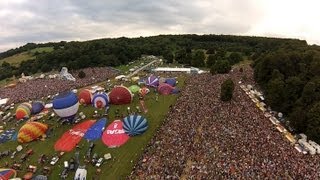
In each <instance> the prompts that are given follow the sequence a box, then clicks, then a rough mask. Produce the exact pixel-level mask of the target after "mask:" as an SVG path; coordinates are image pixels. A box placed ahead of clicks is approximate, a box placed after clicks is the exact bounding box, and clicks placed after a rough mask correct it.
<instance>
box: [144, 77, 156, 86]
mask: <svg viewBox="0 0 320 180" xmlns="http://www.w3.org/2000/svg"><path fill="white" fill-rule="evenodd" d="M146 85H147V86H151V87H158V86H159V79H158V78H157V77H156V76H150V77H148V79H147V81H146Z"/></svg>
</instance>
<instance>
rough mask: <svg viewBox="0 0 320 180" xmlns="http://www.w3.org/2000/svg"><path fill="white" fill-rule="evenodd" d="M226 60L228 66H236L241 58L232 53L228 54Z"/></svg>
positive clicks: (239, 55) (237, 54)
mask: <svg viewBox="0 0 320 180" xmlns="http://www.w3.org/2000/svg"><path fill="white" fill-rule="evenodd" d="M228 59H229V62H230V64H231V65H233V64H237V63H238V62H240V61H242V59H243V58H242V56H241V54H240V53H236V52H233V53H231V54H230V56H229V58H228Z"/></svg>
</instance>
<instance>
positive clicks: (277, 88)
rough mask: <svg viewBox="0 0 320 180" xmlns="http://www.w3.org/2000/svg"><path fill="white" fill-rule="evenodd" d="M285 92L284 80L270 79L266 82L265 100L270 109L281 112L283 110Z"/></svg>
mask: <svg viewBox="0 0 320 180" xmlns="http://www.w3.org/2000/svg"><path fill="white" fill-rule="evenodd" d="M285 93H286V92H285V82H284V81H283V80H282V79H280V78H276V79H271V80H270V81H269V82H268V84H267V93H266V100H267V102H268V104H269V105H270V106H271V107H272V109H276V110H278V111H281V112H282V111H283V110H284V106H283V105H284V104H285V102H284V100H285Z"/></svg>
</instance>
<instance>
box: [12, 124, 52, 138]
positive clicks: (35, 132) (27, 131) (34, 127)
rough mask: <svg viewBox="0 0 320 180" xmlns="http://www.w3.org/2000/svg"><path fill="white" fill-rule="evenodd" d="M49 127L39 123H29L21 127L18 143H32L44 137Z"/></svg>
mask: <svg viewBox="0 0 320 180" xmlns="http://www.w3.org/2000/svg"><path fill="white" fill-rule="evenodd" d="M47 129H48V125H46V124H43V123H39V122H28V123H26V124H25V125H23V126H22V127H21V129H20V130H19V133H18V141H19V142H21V143H25V142H30V141H32V140H34V139H37V138H38V137H39V136H41V135H43V134H44V133H45V132H46V131H47Z"/></svg>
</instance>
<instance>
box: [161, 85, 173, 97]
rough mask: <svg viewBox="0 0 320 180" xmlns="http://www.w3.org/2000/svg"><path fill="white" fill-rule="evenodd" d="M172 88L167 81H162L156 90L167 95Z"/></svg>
mask: <svg viewBox="0 0 320 180" xmlns="http://www.w3.org/2000/svg"><path fill="white" fill-rule="evenodd" d="M173 89H174V88H173V87H172V86H170V85H169V84H167V83H162V84H160V85H159V87H158V92H159V93H160V94H163V95H169V94H171V91H172V90H173Z"/></svg>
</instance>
